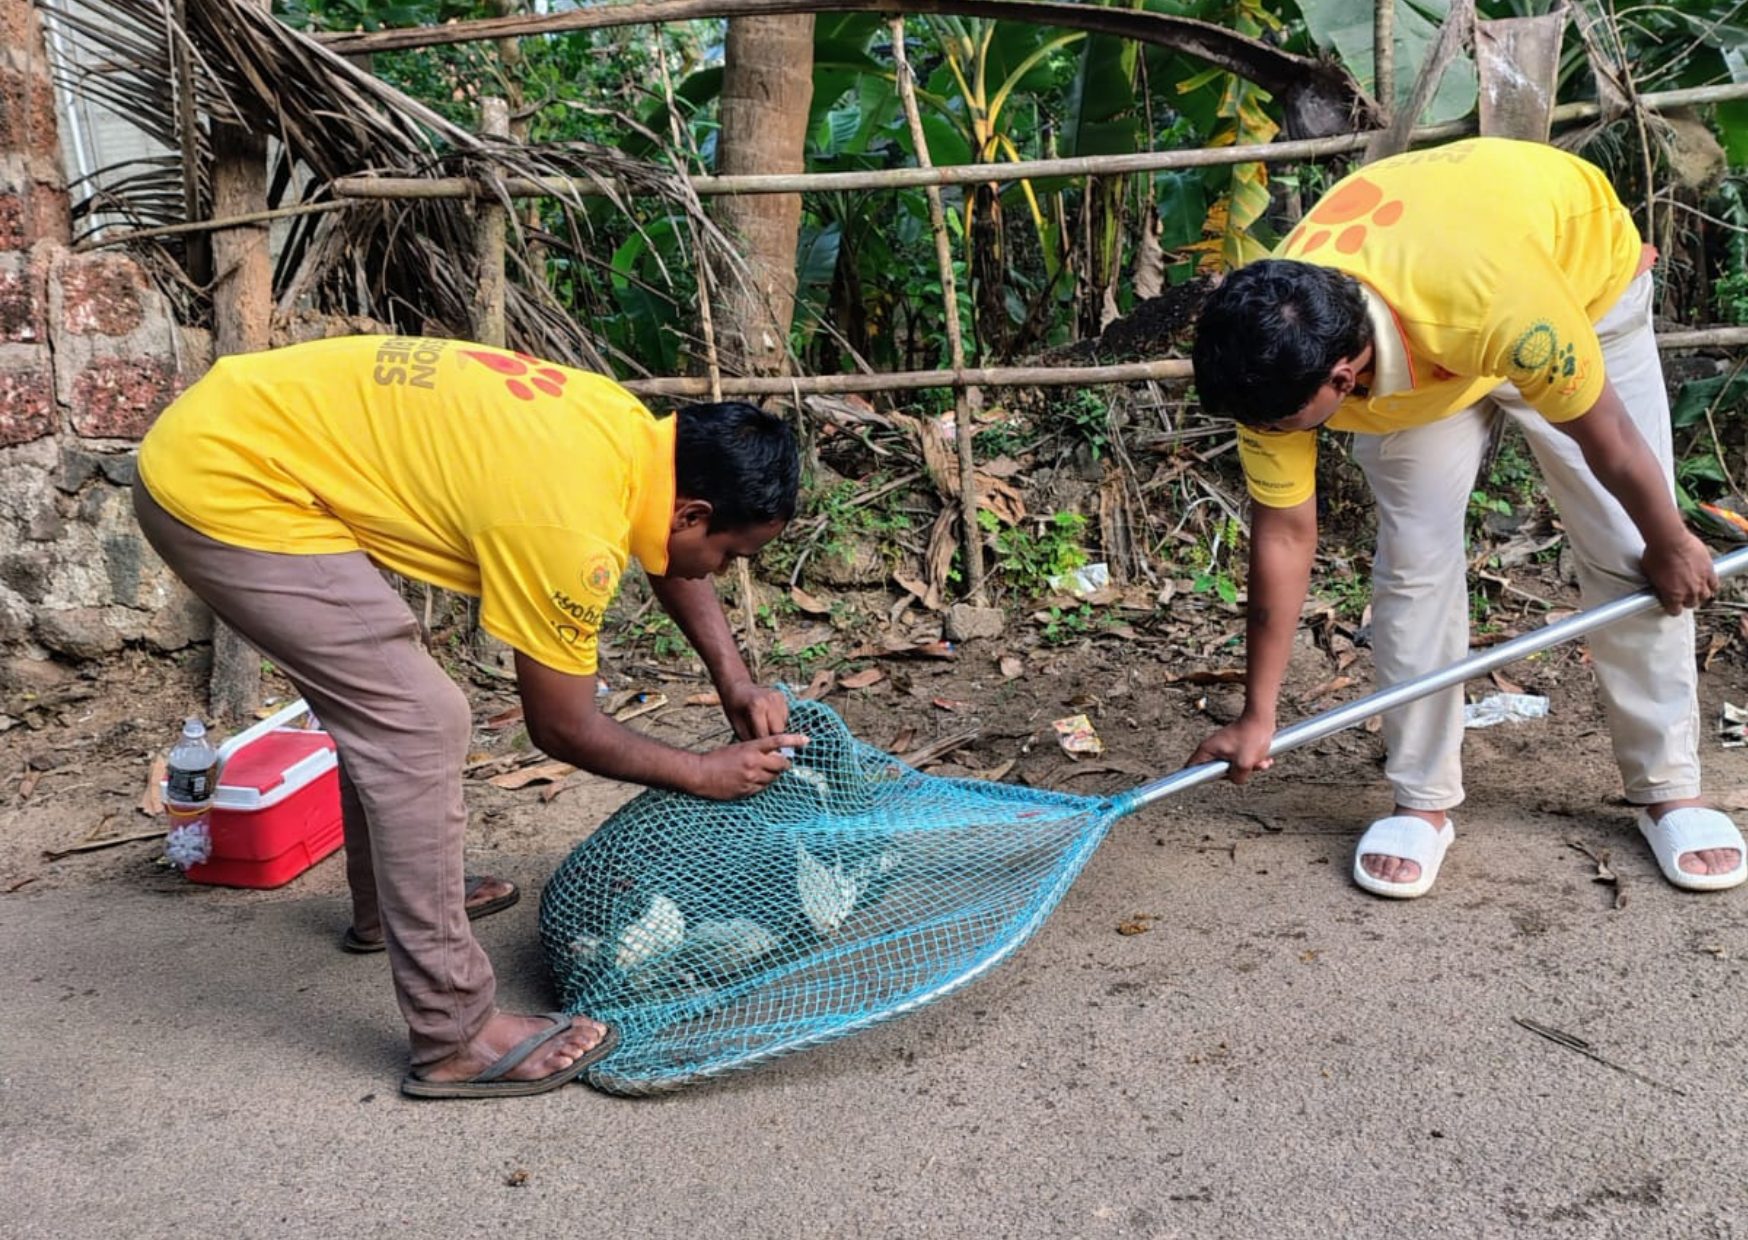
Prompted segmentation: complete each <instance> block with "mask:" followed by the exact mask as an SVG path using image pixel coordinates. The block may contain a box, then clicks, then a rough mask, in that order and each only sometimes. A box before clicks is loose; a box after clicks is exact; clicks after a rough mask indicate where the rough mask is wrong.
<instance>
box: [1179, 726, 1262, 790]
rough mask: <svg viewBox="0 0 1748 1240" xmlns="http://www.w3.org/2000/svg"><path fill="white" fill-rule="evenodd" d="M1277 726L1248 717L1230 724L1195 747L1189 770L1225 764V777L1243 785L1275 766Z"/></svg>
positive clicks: (1188, 764)
mask: <svg viewBox="0 0 1748 1240" xmlns="http://www.w3.org/2000/svg"><path fill="white" fill-rule="evenodd" d="M1274 739H1275V728H1274V724H1273V723H1272V722H1270V721H1268V720H1264V719H1250V718H1247V717H1245V716H1242V715H1241V716H1239V718H1238V719H1237V720H1236V721H1234V722H1232V723H1229V724H1227V725H1226V726H1225V727H1223V728H1221V729H1220V730H1219V731H1218V732H1215V733H1213V734H1212V735H1210V736H1209V737H1208V738H1207V739H1206V740H1204V741H1203V742H1202V743H1201V744H1200V745H1198V746H1197V747H1196V752H1195V753H1193V754H1191V755H1190V760H1189V761H1188V762H1186V763H1184V765H1185V766H1186V767H1191V766H1201V765H1202V764H1203V763H1204V762H1224V763H1226V764H1227V767H1228V769H1227V771H1226V778H1227V779H1229V780H1231V781H1232V782H1233V783H1235V784H1242V783H1243V782H1244V781H1245V780H1247V779H1249V778H1250V776H1251V774H1252V773H1253V772H1255V771H1266V770H1268V769H1269V767H1271V766H1273V765H1274V764H1275V760H1274V759H1273V758H1271V757H1269V746H1270V745H1271V744H1273V743H1274Z"/></svg>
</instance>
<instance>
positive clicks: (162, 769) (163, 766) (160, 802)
mask: <svg viewBox="0 0 1748 1240" xmlns="http://www.w3.org/2000/svg"><path fill="white" fill-rule="evenodd" d="M169 773H170V766H169V764H168V763H167V762H165V761H164V759H162V758H153V759H152V769H151V771H150V772H148V773H147V775H146V790H145V792H144V793H143V794H141V796H140V813H142V814H146V815H148V816H150V817H153V818H156V817H157V816H158V815H159V814H161V813H163V812H164V778H165V776H167V775H168V774H169Z"/></svg>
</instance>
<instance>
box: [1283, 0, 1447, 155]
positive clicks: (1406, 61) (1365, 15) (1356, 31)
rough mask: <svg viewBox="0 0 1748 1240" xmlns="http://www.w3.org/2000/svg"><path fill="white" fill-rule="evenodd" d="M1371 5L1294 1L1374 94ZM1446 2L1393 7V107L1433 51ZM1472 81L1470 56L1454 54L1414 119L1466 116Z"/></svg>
mask: <svg viewBox="0 0 1748 1240" xmlns="http://www.w3.org/2000/svg"><path fill="white" fill-rule="evenodd" d="M1376 7H1377V6H1376V5H1375V4H1373V3H1372V0H1300V4H1299V10H1300V12H1301V13H1302V14H1303V15H1304V18H1305V26H1306V28H1307V29H1308V30H1309V31H1310V32H1311V38H1312V39H1313V40H1314V41H1315V42H1316V43H1317V46H1318V47H1320V48H1322V49H1323V50H1324V51H1326V52H1334V53H1335V55H1336V57H1337V58H1338V59H1339V60H1340V61H1341V62H1342V63H1343V64H1344V65H1345V66H1347V69H1348V72H1350V73H1352V74H1353V75H1354V77H1355V78H1357V79H1358V80H1359V82H1360V85H1362V86H1364V87H1365V88H1366V89H1367V90H1369V91H1373V92H1374V93H1375V91H1376V86H1375V85H1374V83H1375V81H1376V78H1375V74H1376V69H1375V67H1374V65H1373V61H1372V28H1373V24H1374V16H1373V15H1374V11H1375V9H1376ZM1449 7H1450V5H1449V0H1404V2H1403V3H1400V4H1398V5H1397V6H1396V26H1395V31H1396V37H1395V47H1396V100H1395V106H1397V107H1400V106H1402V105H1404V104H1406V103H1407V102H1408V96H1409V95H1410V93H1412V91H1413V89H1414V79H1415V75H1416V74H1417V73H1418V72H1419V70H1420V66H1421V64H1422V63H1423V62H1424V61H1425V60H1426V56H1427V53H1428V52H1430V51H1431V50H1432V45H1433V43H1434V41H1435V40H1437V38H1438V33H1439V25H1440V24H1441V23H1443V21H1444V19H1445V14H1446V12H1447V11H1448V9H1449ZM1477 82H1478V79H1477V76H1476V73H1475V62H1474V60H1473V59H1471V58H1470V57H1469V56H1468V55H1467V54H1466V53H1464V54H1460V55H1458V56H1457V57H1456V58H1454V59H1453V60H1452V61H1451V63H1450V64H1449V65H1448V66H1447V67H1446V69H1445V72H1444V77H1443V79H1442V80H1441V81H1440V83H1439V88H1438V90H1437V91H1435V92H1434V93H1433V97H1432V101H1431V102H1430V103H1429V104H1428V105H1427V108H1426V112H1425V113H1424V115H1422V116H1421V117H1419V118H1417V123H1420V124H1437V123H1439V122H1441V121H1454V120H1460V119H1462V118H1463V117H1465V116H1467V115H1469V113H1470V112H1471V111H1472V110H1473V109H1474V107H1475V100H1476V97H1477Z"/></svg>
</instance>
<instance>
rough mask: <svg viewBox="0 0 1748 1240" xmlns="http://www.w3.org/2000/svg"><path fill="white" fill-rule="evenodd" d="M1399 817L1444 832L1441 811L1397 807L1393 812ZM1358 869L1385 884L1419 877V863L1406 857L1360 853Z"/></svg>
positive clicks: (1443, 818)
mask: <svg viewBox="0 0 1748 1240" xmlns="http://www.w3.org/2000/svg"><path fill="white" fill-rule="evenodd" d="M1394 812H1395V813H1396V814H1397V815H1399V816H1406V817H1409V818H1419V819H1421V820H1423V821H1425V822H1428V823H1431V824H1432V829H1433V830H1435V831H1442V830H1444V826H1445V812H1444V811H1443V810H1442V809H1403V808H1402V807H1401V806H1400V805H1398V806H1397V807H1396V809H1395V811H1394ZM1360 868H1361V869H1363V870H1364V871H1365V872H1366V873H1367V874H1370V875H1371V876H1372V877H1373V878H1375V879H1378V880H1380V881H1381V882H1386V883H1412V882H1414V881H1415V880H1416V879H1418V878H1419V877H1420V862H1418V861H1410V860H1408V858H1406V857H1391V856H1386V855H1385V854H1384V853H1361V854H1360Z"/></svg>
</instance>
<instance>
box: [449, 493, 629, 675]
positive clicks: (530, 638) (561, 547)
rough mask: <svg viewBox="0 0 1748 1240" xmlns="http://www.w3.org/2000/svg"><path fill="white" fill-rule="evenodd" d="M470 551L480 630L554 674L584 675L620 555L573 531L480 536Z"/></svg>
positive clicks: (621, 565) (518, 528)
mask: <svg viewBox="0 0 1748 1240" xmlns="http://www.w3.org/2000/svg"><path fill="white" fill-rule="evenodd" d="M474 551H475V554H476V555H477V557H478V560H479V572H480V627H481V628H483V629H484V630H485V631H486V632H488V633H490V634H491V635H492V636H493V637H496V638H498V639H499V640H501V641H505V642H508V643H509V644H510V645H511V646H512V647H514V648H515V649H517V650H519V651H521V652H522V653H523V654H525V655H527V656H528V657H529V658H531V659H534V660H536V661H537V662H539V663H542V664H544V665H545V666H547V667H550V668H552V669H553V670H554V671H558V672H567V673H569V674H571V675H573V676H588V675H592V674H593V673H594V672H595V670H596V667H597V666H598V663H597V659H598V642H599V637H600V632H601V622H602V620H603V618H604V617H605V616H606V614H607V604H608V603H610V602H612V601H613V595H614V593H615V592H616V591H617V590H618V589H619V578H620V575H621V574H622V573H623V572H624V571H625V561H626V556H625V553H624V551H623V550H622V549H620V548H617V547H615V546H614V545H613V544H612V543H610V542H607V541H605V540H604V539H601V538H599V537H595V536H591V535H589V534H587V533H585V532H583V531H580V530H575V529H566V528H561V527H556V526H529V525H499V526H493V527H492V528H490V529H487V530H484V531H482V532H481V533H480V534H479V535H478V536H477V537H476V538H475V540H474Z"/></svg>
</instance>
